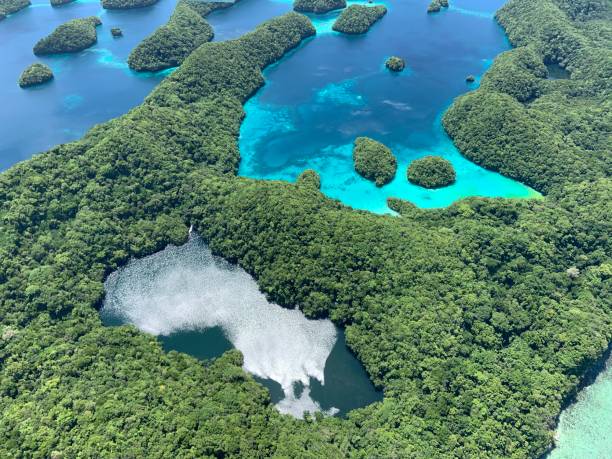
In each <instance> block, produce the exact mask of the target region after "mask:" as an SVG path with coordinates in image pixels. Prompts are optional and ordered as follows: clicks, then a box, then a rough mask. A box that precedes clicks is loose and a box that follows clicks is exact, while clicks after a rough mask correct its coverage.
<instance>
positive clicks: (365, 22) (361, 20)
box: [332, 5, 387, 35]
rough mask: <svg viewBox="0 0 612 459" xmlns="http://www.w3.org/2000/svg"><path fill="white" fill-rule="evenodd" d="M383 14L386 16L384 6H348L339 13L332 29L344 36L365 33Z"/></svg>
mask: <svg viewBox="0 0 612 459" xmlns="http://www.w3.org/2000/svg"><path fill="white" fill-rule="evenodd" d="M385 14H387V8H386V7H385V6H384V5H376V6H365V5H350V6H349V7H348V8H346V9H345V10H343V11H342V13H340V16H338V19H336V21H335V22H334V25H333V26H332V28H333V29H334V30H335V31H336V32H342V33H346V34H353V35H358V34H362V33H366V32H367V31H368V30H370V27H372V25H374V23H375V22H376V21H378V20H379V19H381V18H382V17H383V16H384V15H385Z"/></svg>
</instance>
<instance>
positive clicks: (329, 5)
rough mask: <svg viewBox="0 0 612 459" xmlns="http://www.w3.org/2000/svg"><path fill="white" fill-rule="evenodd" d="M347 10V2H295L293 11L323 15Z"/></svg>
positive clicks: (340, 0)
mask: <svg viewBox="0 0 612 459" xmlns="http://www.w3.org/2000/svg"><path fill="white" fill-rule="evenodd" d="M342 8H346V0H295V1H294V2H293V9H294V10H295V11H298V12H300V13H317V14H323V13H328V12H330V11H333V10H339V9H342Z"/></svg>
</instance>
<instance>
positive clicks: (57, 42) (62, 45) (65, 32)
mask: <svg viewBox="0 0 612 459" xmlns="http://www.w3.org/2000/svg"><path fill="white" fill-rule="evenodd" d="M100 24H102V21H100V19H99V18H97V17H95V16H90V17H87V18H81V19H73V20H72V21H68V22H65V23H64V24H61V25H60V26H58V27H57V28H56V29H55V30H54V31H53V32H51V34H50V35H48V36H46V37H45V38H43V39H41V40H39V41H38V43H36V45H34V54H36V55H37V56H41V55H45V54H59V53H76V52H79V51H82V50H84V49H86V48H89V47H90V46H91V45H93V44H95V43H96V42H97V41H98V35H97V33H96V27H97V26H99V25H100Z"/></svg>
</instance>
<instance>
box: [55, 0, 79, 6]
mask: <svg viewBox="0 0 612 459" xmlns="http://www.w3.org/2000/svg"><path fill="white" fill-rule="evenodd" d="M74 1H75V0H49V3H51V6H61V5H66V4H68V3H72V2H74Z"/></svg>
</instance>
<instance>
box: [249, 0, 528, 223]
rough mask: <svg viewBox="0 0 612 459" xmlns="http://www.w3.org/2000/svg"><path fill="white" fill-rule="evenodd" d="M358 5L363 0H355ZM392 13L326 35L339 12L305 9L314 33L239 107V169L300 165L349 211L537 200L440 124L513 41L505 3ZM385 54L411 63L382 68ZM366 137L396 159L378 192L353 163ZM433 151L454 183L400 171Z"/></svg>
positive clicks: (474, 0)
mask: <svg viewBox="0 0 612 459" xmlns="http://www.w3.org/2000/svg"><path fill="white" fill-rule="evenodd" d="M353 3H364V2H353ZM384 3H385V4H386V5H387V7H388V9H389V12H388V13H387V15H386V16H385V17H384V18H383V19H382V20H381V21H379V22H378V23H377V24H375V25H374V26H373V27H372V29H371V30H370V31H369V32H368V33H367V34H365V35H363V36H347V35H343V34H339V33H336V32H333V31H332V30H331V25H332V24H333V21H334V20H335V18H336V17H337V15H338V13H337V12H334V13H330V14H327V15H324V16H317V15H311V17H312V18H313V20H314V23H315V26H316V27H317V32H318V36H317V38H315V39H313V40H310V41H308V42H307V43H306V44H304V45H303V46H301V47H300V49H298V50H297V51H295V52H293V53H292V54H291V55H290V56H288V57H286V58H284V59H283V60H282V61H280V62H279V63H277V64H276V65H274V66H272V67H270V68H269V69H267V70H266V71H265V75H266V86H265V87H264V88H263V89H262V90H260V91H259V92H258V93H257V94H256V96H255V97H254V98H252V99H251V100H250V101H249V102H248V103H247V105H246V107H245V108H246V113H247V116H246V119H245V121H244V123H243V125H242V131H241V138H240V150H241V154H242V158H243V160H242V162H241V165H240V174H241V175H245V176H248V177H254V178H262V179H282V180H288V181H293V180H295V178H296V177H297V176H298V175H299V174H300V173H301V172H302V171H303V170H305V169H308V168H312V169H315V170H316V171H318V172H319V174H320V175H321V182H322V191H323V192H324V193H325V194H327V195H328V196H330V197H333V198H337V199H339V200H341V201H342V202H344V203H345V204H348V205H350V206H352V207H354V208H358V209H365V210H370V211H373V212H389V209H388V207H387V205H386V199H387V198H388V197H400V198H404V199H408V200H410V201H412V202H413V203H415V204H417V205H418V206H420V207H442V206H447V205H449V204H451V203H452V202H453V201H455V200H457V199H459V198H462V197H467V196H491V197H508V198H519V197H534V196H537V193H535V192H534V191H533V190H532V189H530V188H528V187H527V186H524V185H522V184H521V183H518V182H516V181H514V180H510V179H508V178H505V177H503V176H501V175H499V174H496V173H493V172H491V171H487V170H485V169H483V168H481V167H478V166H476V165H475V164H474V163H472V162H470V161H468V160H466V159H465V158H463V157H462V156H461V155H460V154H459V152H458V151H457V149H456V148H455V146H454V145H453V143H452V142H451V141H450V139H449V138H448V136H447V135H446V134H445V132H444V130H443V128H442V126H441V122H440V119H441V115H442V113H443V112H444V111H445V109H446V108H447V107H448V105H449V104H450V103H451V102H452V100H453V98H454V97H456V96H458V95H460V94H462V93H465V92H466V91H468V90H470V89H473V88H475V87H476V86H477V84H478V81H479V78H478V79H477V81H476V82H475V83H474V84H467V83H466V81H465V78H466V76H467V75H470V74H473V75H478V76H480V75H481V74H482V73H483V72H484V71H485V70H486V69H487V68H488V66H489V65H490V64H491V62H492V59H493V58H494V57H495V56H496V55H498V54H499V53H501V52H503V51H505V50H507V49H509V48H510V45H509V42H508V40H507V38H506V37H505V35H504V32H503V30H502V29H501V27H500V26H499V25H497V24H496V23H495V21H494V19H493V13H494V11H495V10H496V9H498V8H499V7H500V6H501V5H502V4H503V3H504V1H503V0H489V1H486V2H485V1H478V0H455V1H454V2H452V4H453V7H452V8H450V9H448V10H446V11H443V12H441V13H439V14H434V15H428V14H427V13H426V8H427V4H428V0H418V1H410V2H407V1H405V0H388V1H386V2H384ZM390 55H398V56H401V57H403V58H404V59H405V60H406V63H407V67H408V68H407V69H406V70H405V71H404V72H402V73H400V74H393V73H392V72H389V71H388V70H387V69H386V68H385V67H384V62H385V60H386V58H387V57H388V56H390ZM362 135H366V136H370V137H373V138H375V139H377V140H379V141H381V142H383V143H385V144H386V145H387V146H389V147H390V148H391V149H392V150H393V152H394V154H395V155H396V156H397V158H398V173H397V175H396V178H395V180H394V181H393V182H391V183H390V184H389V185H387V186H385V187H382V188H377V187H376V186H375V185H374V184H373V183H371V182H370V181H368V180H365V179H362V178H361V177H360V176H359V175H358V174H356V172H355V171H354V169H353V164H352V143H353V141H354V139H355V138H356V137H358V136H362ZM428 154H436V155H441V156H444V157H446V158H447V159H449V160H450V161H451V162H452V163H453V165H454V166H455V168H456V171H457V182H456V183H455V184H454V185H452V186H450V187H447V188H443V189H438V190H426V189H424V188H421V187H418V186H414V185H411V184H410V183H409V182H408V181H407V179H406V170H407V167H408V165H409V163H410V162H411V161H412V160H414V159H416V158H419V157H421V156H424V155H428Z"/></svg>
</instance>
